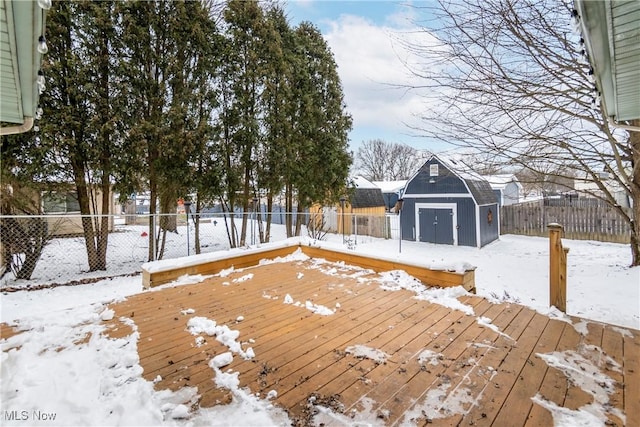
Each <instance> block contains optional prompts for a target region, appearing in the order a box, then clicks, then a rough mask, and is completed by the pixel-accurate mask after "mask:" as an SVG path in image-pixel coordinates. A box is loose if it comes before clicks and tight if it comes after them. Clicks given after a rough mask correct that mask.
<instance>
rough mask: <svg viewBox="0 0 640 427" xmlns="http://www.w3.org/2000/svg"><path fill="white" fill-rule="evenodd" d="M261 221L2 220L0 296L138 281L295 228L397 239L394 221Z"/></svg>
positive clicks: (241, 215)
mask: <svg viewBox="0 0 640 427" xmlns="http://www.w3.org/2000/svg"><path fill="white" fill-rule="evenodd" d="M265 218H266V214H265V213H264V212H262V213H261V214H257V213H256V212H236V213H234V214H233V215H231V214H229V213H226V214H225V213H211V212H202V213H194V214H189V215H188V216H187V215H186V214H170V215H153V216H152V215H148V214H146V215H138V214H130V215H129V214H128V215H110V216H100V215H91V216H81V215H70V214H67V215H43V216H6V215H5V216H0V254H1V256H0V274H1V277H0V289H4V290H9V289H16V288H37V287H42V286H51V285H54V284H67V283H69V282H75V281H81V282H82V281H86V282H89V281H93V280H96V279H98V278H104V277H115V276H120V275H131V274H138V273H140V271H141V265H142V264H143V263H145V262H147V261H149V260H153V259H173V258H179V257H184V256H189V255H194V254H198V253H211V252H216V251H224V250H228V249H229V248H231V247H248V246H255V245H259V244H262V243H265V242H266V241H269V242H277V241H282V240H284V239H286V238H287V231H286V230H287V224H290V228H291V231H292V232H293V233H294V234H295V231H296V222H297V221H300V226H299V229H300V232H299V235H301V236H309V237H311V238H314V239H318V240H328V239H331V238H332V237H331V236H334V238H335V239H336V241H338V242H340V241H341V239H342V241H343V242H347V243H349V247H353V245H354V244H363V243H366V242H367V241H370V240H371V239H373V238H397V235H398V231H397V217H396V216H395V215H388V216H383V215H381V216H375V215H353V214H345V215H341V214H340V213H339V212H336V211H332V212H317V213H308V212H307V213H304V214H302V215H298V214H296V213H293V214H292V213H285V212H274V213H272V215H271V224H270V226H269V227H268V226H267V222H266V221H265ZM83 221H85V222H90V223H92V224H93V225H94V227H93V228H94V229H97V228H99V227H98V226H99V225H103V226H105V227H106V228H108V230H109V232H108V233H107V236H106V237H107V238H106V242H105V240H104V238H101V237H100V236H93V238H91V239H90V241H89V244H87V240H86V239H85V234H84V232H83ZM243 224H244V227H243ZM267 232H269V234H268V238H267ZM91 241H93V244H91ZM105 243H106V245H105ZM345 244H346V243H345Z"/></svg>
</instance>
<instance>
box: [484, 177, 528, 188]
mask: <svg viewBox="0 0 640 427" xmlns="http://www.w3.org/2000/svg"><path fill="white" fill-rule="evenodd" d="M484 178H485V179H486V180H487V181H488V182H489V185H490V186H491V188H493V189H494V190H504V189H505V188H507V185H509V184H510V183H511V182H513V183H515V184H516V185H517V186H518V188H522V184H520V181H518V178H516V176H515V175H513V174H499V175H484Z"/></svg>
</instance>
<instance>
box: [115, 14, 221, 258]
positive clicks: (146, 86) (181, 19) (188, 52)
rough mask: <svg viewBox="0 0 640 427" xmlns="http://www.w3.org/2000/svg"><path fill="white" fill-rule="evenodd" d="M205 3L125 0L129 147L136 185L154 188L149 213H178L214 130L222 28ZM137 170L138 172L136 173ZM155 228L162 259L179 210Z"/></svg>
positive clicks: (156, 252) (156, 254)
mask: <svg viewBox="0 0 640 427" xmlns="http://www.w3.org/2000/svg"><path fill="white" fill-rule="evenodd" d="M205 6H207V5H206V4H204V3H200V2H162V1H150V2H132V3H122V4H120V16H121V19H122V24H123V30H124V34H123V43H124V45H125V50H124V51H123V56H122V70H123V75H124V78H125V79H126V82H127V85H126V87H127V90H128V92H127V93H126V98H127V100H128V104H129V108H128V115H127V122H126V123H127V127H128V132H127V135H128V142H127V144H128V146H129V147H130V148H131V151H132V152H135V153H136V158H134V159H133V160H134V161H133V162H132V166H134V165H137V166H138V167H132V168H130V169H129V171H131V172H132V176H131V177H129V178H128V180H127V181H128V182H129V183H130V185H139V186H141V187H142V188H145V189H148V190H149V191H150V208H149V213H150V215H151V216H152V217H155V215H156V214H157V213H158V212H157V206H158V205H159V207H160V213H161V214H175V207H176V201H177V199H178V198H179V197H181V196H183V195H185V194H186V193H187V192H188V190H189V189H190V188H191V187H192V185H191V184H192V183H191V180H190V177H191V174H192V170H191V167H192V166H193V164H192V160H193V158H194V156H196V154H197V148H198V147H199V141H200V140H201V139H202V138H205V136H206V135H207V132H208V130H207V126H206V124H205V123H206V121H205V118H207V119H208V114H209V109H208V108H203V106H204V105H205V104H203V102H204V101H203V97H202V96H193V93H194V91H199V90H200V88H201V87H204V86H206V81H207V73H208V71H207V69H208V67H207V66H206V65H205V64H207V58H206V55H203V53H211V52H212V49H211V42H212V37H211V36H212V35H214V34H211V32H214V31H215V29H214V28H215V27H214V26H213V22H212V20H211V17H210V15H209V10H208V9H207V8H206V7H205ZM134 171H135V172H134ZM159 225H160V227H159V228H158V230H157V234H154V233H155V231H156V230H155V228H154V224H153V222H151V223H150V224H149V227H150V229H149V231H150V232H149V235H150V236H154V238H153V239H151V244H150V245H149V258H150V259H156V258H161V257H162V255H163V252H164V242H166V233H167V231H175V230H176V224H175V216H173V215H171V216H169V215H160V221H159Z"/></svg>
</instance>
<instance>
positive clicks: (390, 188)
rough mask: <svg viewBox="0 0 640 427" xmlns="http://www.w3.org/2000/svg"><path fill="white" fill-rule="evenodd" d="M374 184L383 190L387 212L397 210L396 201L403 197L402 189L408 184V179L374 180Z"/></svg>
mask: <svg viewBox="0 0 640 427" xmlns="http://www.w3.org/2000/svg"><path fill="white" fill-rule="evenodd" d="M372 182H373V184H374V185H375V186H376V187H378V188H380V190H382V197H384V203H385V208H386V210H387V212H395V209H394V208H395V206H396V203H398V199H400V197H402V190H404V186H405V185H407V180H406V179H405V180H402V181H372Z"/></svg>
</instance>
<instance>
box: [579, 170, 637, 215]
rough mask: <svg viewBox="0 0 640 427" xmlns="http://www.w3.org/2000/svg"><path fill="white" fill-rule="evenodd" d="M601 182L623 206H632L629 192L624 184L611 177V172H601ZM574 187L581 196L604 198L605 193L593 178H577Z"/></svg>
mask: <svg viewBox="0 0 640 427" xmlns="http://www.w3.org/2000/svg"><path fill="white" fill-rule="evenodd" d="M601 182H602V184H603V185H604V186H605V188H606V189H607V191H608V192H609V194H611V195H612V196H613V197H614V198H615V199H616V202H617V203H618V204H619V205H620V206H622V207H623V208H629V207H631V201H630V200H629V194H628V193H627V191H626V190H625V189H624V188H622V186H621V185H620V184H619V183H618V182H616V181H615V180H613V179H611V178H610V177H609V174H607V173H602V174H601ZM574 188H575V190H576V192H577V193H578V196H579V197H595V198H604V197H605V193H604V192H603V191H602V190H601V189H600V187H598V185H597V184H596V183H595V182H593V181H592V180H586V179H576V180H575V181H574Z"/></svg>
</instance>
